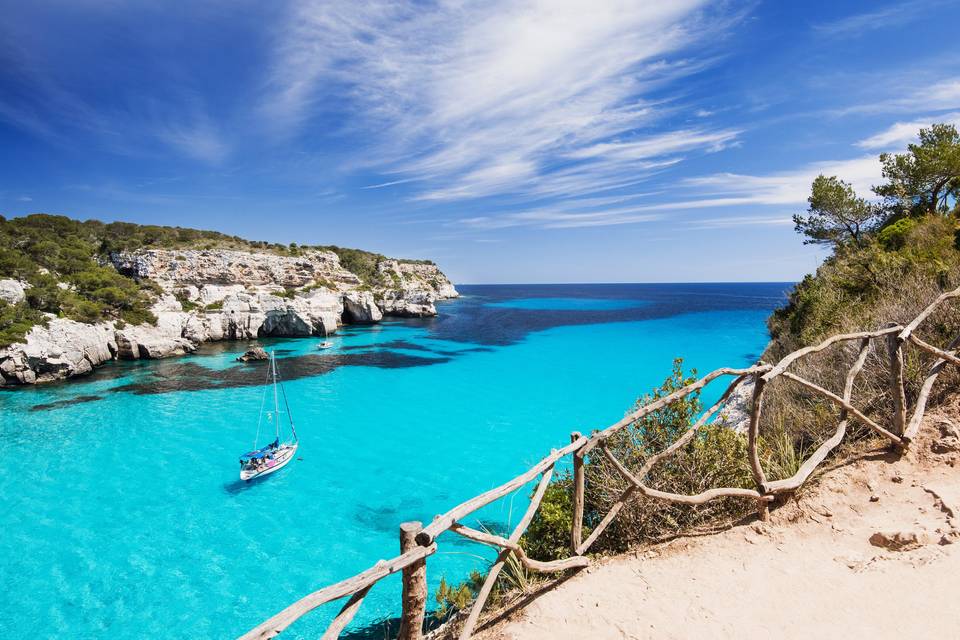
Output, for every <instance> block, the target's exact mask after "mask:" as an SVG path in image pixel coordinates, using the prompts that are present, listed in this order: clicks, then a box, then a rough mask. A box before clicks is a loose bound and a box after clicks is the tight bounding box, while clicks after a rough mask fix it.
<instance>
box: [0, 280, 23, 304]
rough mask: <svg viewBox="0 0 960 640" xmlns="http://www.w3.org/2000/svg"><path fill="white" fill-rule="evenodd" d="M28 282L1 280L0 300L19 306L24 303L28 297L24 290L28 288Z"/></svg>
mask: <svg viewBox="0 0 960 640" xmlns="http://www.w3.org/2000/svg"><path fill="white" fill-rule="evenodd" d="M27 286H29V285H27V283H26V282H20V281H19V280H0V300H3V301H4V302H6V303H8V304H17V303H19V302H23V299H24V298H25V297H26V295H25V294H24V290H25V289H26V288H27Z"/></svg>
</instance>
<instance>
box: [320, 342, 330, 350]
mask: <svg viewBox="0 0 960 640" xmlns="http://www.w3.org/2000/svg"><path fill="white" fill-rule="evenodd" d="M332 346H333V343H332V342H321V343H320V344H318V345H317V349H329V348H330V347H332Z"/></svg>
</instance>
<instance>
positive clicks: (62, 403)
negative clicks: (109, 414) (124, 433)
mask: <svg viewBox="0 0 960 640" xmlns="http://www.w3.org/2000/svg"><path fill="white" fill-rule="evenodd" d="M97 400H103V396H92V395H91V396H77V397H76V398H68V399H67V400H57V401H55V402H47V403H45V404H35V405H33V406H32V407H30V411H49V410H50V409H59V408H60V407H69V406H70V405H73V404H82V403H84V402H96V401H97Z"/></svg>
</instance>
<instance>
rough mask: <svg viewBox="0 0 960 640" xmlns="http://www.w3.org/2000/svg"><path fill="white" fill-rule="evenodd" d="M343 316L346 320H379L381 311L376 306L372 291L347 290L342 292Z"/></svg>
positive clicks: (381, 314)
mask: <svg viewBox="0 0 960 640" xmlns="http://www.w3.org/2000/svg"><path fill="white" fill-rule="evenodd" d="M343 317H344V318H345V319H346V320H347V321H348V322H354V323H367V322H379V321H380V320H382V319H383V312H381V311H380V307H378V306H377V302H376V300H375V299H374V297H373V293H371V292H369V291H348V292H347V293H344V294H343Z"/></svg>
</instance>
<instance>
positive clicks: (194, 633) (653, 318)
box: [0, 284, 789, 639]
mask: <svg viewBox="0 0 960 640" xmlns="http://www.w3.org/2000/svg"><path fill="white" fill-rule="evenodd" d="M788 286H789V285H786V284H724V285H717V284H713V285H552V286H544V285H537V286H528V285H512V286H464V287H461V292H462V293H463V294H464V295H463V297H462V298H460V299H459V300H455V301H450V302H446V303H443V304H442V305H441V306H440V312H441V315H440V317H439V318H436V319H432V320H410V321H399V322H387V323H383V324H380V325H373V326H369V327H350V328H348V329H347V330H345V331H343V332H342V333H340V334H338V335H337V336H335V337H332V338H330V340H331V341H332V342H334V343H335V346H334V348H332V349H329V350H323V351H318V350H317V348H316V346H317V344H318V342H319V341H318V340H317V339H291V340H271V341H264V342H263V343H264V344H265V345H266V346H268V348H273V349H275V350H276V353H277V358H278V366H279V368H280V370H281V374H282V375H283V376H284V378H285V379H286V380H287V382H286V391H287V394H288V395H289V396H290V405H291V410H292V412H293V414H294V416H295V417H296V421H297V428H298V432H299V435H300V438H301V446H300V451H299V456H298V459H297V460H295V461H293V462H291V463H290V464H289V465H288V466H287V468H285V469H283V470H282V471H280V472H278V473H276V474H273V475H272V476H270V477H268V478H266V479H265V480H263V481H261V482H257V483H253V484H242V483H240V482H239V481H238V479H237V476H238V465H237V462H236V458H237V456H238V455H239V454H241V453H243V452H244V451H247V450H248V449H249V448H250V447H251V446H252V445H253V437H254V432H255V429H256V422H257V414H258V411H259V407H260V402H261V398H262V394H263V392H264V389H265V387H264V386H263V380H264V373H265V370H264V366H263V364H262V363H251V364H241V363H236V362H234V359H235V357H236V356H237V355H238V354H239V353H241V352H242V351H244V350H245V349H246V348H247V347H248V345H247V344H245V343H230V344H221V345H214V346H207V347H205V348H204V349H203V350H202V351H201V352H200V353H198V354H196V355H194V356H190V357H187V358H180V359H175V360H164V361H152V362H135V363H114V364H110V365H107V366H105V367H103V368H101V369H99V370H98V371H97V372H96V373H94V374H93V375H92V376H89V377H87V378H84V379H82V380H78V381H71V382H69V383H64V384H57V385H47V386H41V387H36V388H31V389H21V390H16V391H9V392H3V393H0V409H2V411H3V415H4V420H3V424H2V427H0V445H2V451H3V461H4V465H3V468H4V472H3V473H2V474H0V495H3V496H4V504H5V507H6V508H5V509H4V516H5V523H4V525H5V526H4V527H3V534H2V536H0V580H2V584H3V585H4V593H3V595H2V596H0V624H2V625H3V627H4V628H5V629H6V630H7V632H8V634H9V635H13V636H20V637H28V638H47V637H61V638H94V637H107V636H108V637H110V638H113V639H122V638H141V637H162V638H187V637H190V638H197V637H202V638H207V637H210V638H220V637H233V636H236V635H237V634H239V633H241V632H243V631H245V630H246V629H248V628H250V627H252V626H254V625H256V624H257V623H259V622H260V621H262V620H263V619H264V618H266V617H268V616H270V615H272V614H273V613H276V612H277V611H279V610H280V609H282V608H283V607H285V606H286V605H288V604H290V603H291V602H292V601H293V600H295V599H296V598H298V597H300V596H302V595H305V594H306V593H308V592H310V591H312V590H314V589H317V588H319V587H321V586H324V585H325V584H328V583H331V582H334V581H337V580H340V579H342V578H345V577H348V576H350V575H352V574H354V573H357V572H359V571H361V570H363V569H365V568H367V567H369V566H370V565H372V564H373V563H374V562H376V560H378V559H380V558H388V557H392V556H393V555H395V554H396V553H397V551H398V549H397V547H398V541H397V527H398V525H399V523H400V522H403V521H406V520H421V521H424V522H429V521H430V520H431V519H432V517H433V516H434V515H435V514H437V513H441V512H443V511H445V510H446V509H448V508H449V507H451V506H454V505H455V504H456V503H458V502H460V501H462V500H464V499H466V498H469V497H471V496H473V495H475V494H476V493H479V492H481V491H484V490H486V489H489V488H490V487H492V486H495V485H497V484H500V483H501V482H503V481H505V480H507V479H509V478H510V477H512V476H514V475H516V474H517V473H519V472H521V471H523V470H524V469H526V468H527V467H528V466H530V465H531V464H533V463H534V462H536V461H537V460H539V459H540V458H541V457H543V456H544V455H546V454H547V453H548V452H549V450H550V448H551V447H559V446H562V445H563V444H565V443H566V442H568V441H569V434H570V432H571V431H573V430H579V431H583V432H589V431H591V430H593V429H596V428H602V427H603V426H605V425H607V424H609V423H611V422H613V421H615V420H617V419H619V418H620V417H622V415H623V414H624V412H625V411H626V410H627V409H628V408H629V407H630V405H631V403H632V402H633V401H634V399H635V398H636V397H637V396H639V395H642V394H643V393H645V392H647V391H649V390H650V389H651V388H652V387H654V386H656V385H657V384H659V383H660V382H662V380H663V379H664V378H665V377H666V375H667V374H668V373H669V371H670V367H671V362H672V359H673V358H674V357H675V356H683V357H684V358H685V361H686V365H687V366H688V367H696V368H697V369H698V370H699V371H700V372H706V371H708V370H710V369H713V368H716V367H718V366H741V365H746V364H749V363H750V362H752V361H753V360H755V359H756V358H757V357H758V355H759V353H760V352H761V351H762V349H763V347H764V345H765V343H766V340H767V334H766V328H765V319H766V317H767V315H769V312H770V311H771V309H773V308H774V307H775V306H777V305H778V304H780V303H781V302H782V300H783V294H784V292H785V290H786V289H787V288H788ZM718 384H722V383H718ZM720 391H721V389H719V388H710V389H709V390H708V393H707V396H708V397H711V396H713V397H715V395H716V394H718V393H719V392H720ZM265 441H266V438H262V441H261V442H260V444H261V445H262V444H264V443H265ZM528 494H529V490H528V489H524V490H522V491H520V492H518V493H517V494H515V495H514V496H513V497H512V498H507V499H504V500H502V501H500V502H498V503H496V504H494V505H491V506H490V507H489V508H487V509H485V510H484V511H483V512H482V513H480V514H478V518H479V519H482V520H483V521H484V522H485V523H486V524H487V525H488V526H492V527H495V528H498V527H506V526H508V525H509V524H510V523H511V522H513V521H516V519H517V518H518V517H519V515H520V514H521V513H522V511H523V509H524V507H525V501H526V499H527V496H528ZM473 522H476V520H474V521H473ZM486 557H489V553H486V552H485V550H483V549H478V548H477V546H476V545H471V544H466V543H464V542H462V541H460V540H457V539H455V536H452V537H451V536H448V535H445V536H443V537H441V541H440V552H439V553H438V554H437V555H435V556H433V557H431V558H430V559H429V561H428V579H429V583H430V588H431V590H432V589H433V588H435V586H436V584H437V583H438V582H439V580H440V577H441V576H444V575H445V576H447V577H448V578H449V579H453V580H459V579H461V578H462V577H463V576H464V575H465V574H466V573H467V572H468V571H469V570H470V569H472V568H481V567H482V566H483V565H484V562H485V560H484V558H486ZM398 599H399V580H398V577H397V576H392V577H391V578H389V579H387V580H384V581H381V583H380V584H379V585H378V586H377V587H375V588H374V589H373V590H372V591H371V593H370V595H369V596H368V597H367V599H366V601H365V603H364V605H363V608H362V609H361V611H360V614H359V615H358V616H357V619H356V621H355V623H354V625H353V627H351V628H352V629H355V630H361V631H362V630H363V629H364V628H366V629H367V631H369V630H370V629H371V625H376V624H377V623H378V621H381V620H384V619H388V618H390V617H392V616H394V615H395V614H396V612H397V606H398ZM339 604H340V603H333V604H332V605H328V606H327V607H324V608H321V609H319V610H317V611H315V612H314V613H313V614H310V615H309V616H307V617H306V618H304V619H303V620H302V621H301V622H299V623H297V624H296V625H294V626H293V627H291V628H290V629H289V631H288V632H287V633H285V634H284V637H292V638H299V637H303V638H307V637H318V636H319V635H320V633H322V629H323V627H324V625H325V623H326V622H327V621H329V619H330V618H331V617H332V615H334V614H335V613H336V611H337V610H338V608H339ZM430 604H431V605H432V604H433V603H432V601H431V602H430ZM372 633H373V636H372V637H383V632H382V631H380V630H378V629H375V628H374V629H373V632H372ZM377 634H379V635H377Z"/></svg>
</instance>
